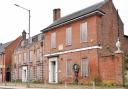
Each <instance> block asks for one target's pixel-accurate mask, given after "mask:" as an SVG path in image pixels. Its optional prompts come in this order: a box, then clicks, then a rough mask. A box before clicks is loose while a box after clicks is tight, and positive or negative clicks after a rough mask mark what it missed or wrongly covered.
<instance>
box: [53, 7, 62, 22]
mask: <svg viewBox="0 0 128 89" xmlns="http://www.w3.org/2000/svg"><path fill="white" fill-rule="evenodd" d="M60 17H61V9H60V8H57V9H54V10H53V21H56V20H58V19H59V18H60Z"/></svg>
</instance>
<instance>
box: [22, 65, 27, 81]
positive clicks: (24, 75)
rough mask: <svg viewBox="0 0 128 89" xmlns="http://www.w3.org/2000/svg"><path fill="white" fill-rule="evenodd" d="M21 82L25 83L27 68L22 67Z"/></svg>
mask: <svg viewBox="0 0 128 89" xmlns="http://www.w3.org/2000/svg"><path fill="white" fill-rule="evenodd" d="M22 82H27V66H23V67H22Z"/></svg>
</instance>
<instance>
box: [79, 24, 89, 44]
mask: <svg viewBox="0 0 128 89" xmlns="http://www.w3.org/2000/svg"><path fill="white" fill-rule="evenodd" d="M87 30H88V27H87V22H83V23H81V24H80V42H81V43H82V42H87V39H88V38H87V37H88V31H87Z"/></svg>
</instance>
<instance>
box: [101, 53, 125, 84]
mask: <svg viewBox="0 0 128 89" xmlns="http://www.w3.org/2000/svg"><path fill="white" fill-rule="evenodd" d="M99 70H100V78H101V80H102V82H103V83H107V82H111V83H115V84H117V85H123V53H117V54H115V55H113V56H106V57H105V56H104V57H101V58H100V59H99Z"/></svg>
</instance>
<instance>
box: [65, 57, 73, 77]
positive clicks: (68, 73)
mask: <svg viewBox="0 0 128 89" xmlns="http://www.w3.org/2000/svg"><path fill="white" fill-rule="evenodd" d="M71 72H72V61H71V60H70V59H67V61H66V76H67V77H70V76H71Z"/></svg>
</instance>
